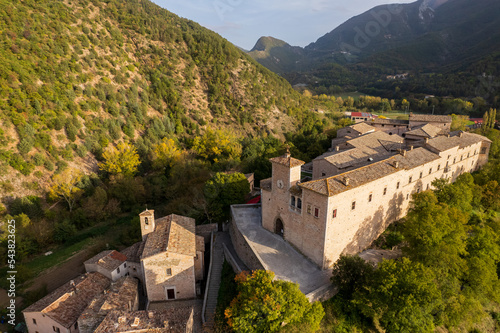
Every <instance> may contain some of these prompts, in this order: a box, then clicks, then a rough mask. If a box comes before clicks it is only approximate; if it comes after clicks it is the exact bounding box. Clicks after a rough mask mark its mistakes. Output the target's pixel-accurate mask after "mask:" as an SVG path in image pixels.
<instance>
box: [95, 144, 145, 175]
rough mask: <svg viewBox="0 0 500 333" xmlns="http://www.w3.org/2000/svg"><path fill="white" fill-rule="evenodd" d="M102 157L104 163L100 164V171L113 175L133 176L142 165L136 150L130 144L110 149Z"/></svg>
mask: <svg viewBox="0 0 500 333" xmlns="http://www.w3.org/2000/svg"><path fill="white" fill-rule="evenodd" d="M102 156H103V158H104V162H103V163H99V169H101V170H102V171H105V172H108V173H110V174H112V175H123V176H133V175H134V174H135V173H136V172H137V167H138V165H139V164H141V161H140V160H139V154H137V151H136V149H135V148H134V147H133V146H131V145H129V144H128V143H123V142H120V143H119V144H118V145H117V146H116V148H115V147H108V148H107V149H106V151H105V152H104V153H103V154H102Z"/></svg>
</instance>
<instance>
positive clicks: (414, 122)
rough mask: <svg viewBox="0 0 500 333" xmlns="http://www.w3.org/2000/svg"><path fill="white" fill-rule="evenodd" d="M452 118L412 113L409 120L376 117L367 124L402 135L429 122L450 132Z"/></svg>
mask: <svg viewBox="0 0 500 333" xmlns="http://www.w3.org/2000/svg"><path fill="white" fill-rule="evenodd" d="M451 120H452V119H451V116H441V115H426V114H413V113H410V117H409V119H408V120H399V119H381V118H374V119H370V120H369V121H367V122H366V124H368V125H370V126H372V127H375V128H376V129H377V130H379V131H384V132H386V133H389V134H391V135H392V134H398V135H402V134H403V133H406V132H408V131H410V130H412V129H415V128H416V127H419V126H423V125H427V124H430V125H433V126H435V127H437V128H440V129H441V130H443V131H444V132H449V131H450V128H451Z"/></svg>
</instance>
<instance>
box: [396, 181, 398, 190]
mask: <svg viewBox="0 0 500 333" xmlns="http://www.w3.org/2000/svg"><path fill="white" fill-rule="evenodd" d="M396 190H399V182H398V183H397V184H396Z"/></svg>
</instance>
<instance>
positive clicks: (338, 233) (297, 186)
mask: <svg viewBox="0 0 500 333" xmlns="http://www.w3.org/2000/svg"><path fill="white" fill-rule="evenodd" d="M370 135H372V136H373V133H370V134H366V136H367V137H369V136H370ZM362 137H363V136H361V137H360V138H362ZM377 142H378V143H379V144H380V145H383V143H382V142H381V141H380V140H378V139H377V140H374V142H373V143H372V148H373V147H374V146H375V145H376V144H377ZM490 145H491V141H490V140H488V139H487V138H485V137H483V136H480V135H477V134H471V133H464V132H455V133H450V134H448V135H442V136H436V137H433V138H425V139H424V140H423V143H422V147H418V148H415V147H413V146H409V147H408V146H405V149H399V150H398V151H397V153H396V154H392V153H391V154H386V155H383V157H382V158H380V159H376V158H373V161H369V162H370V163H367V164H364V165H361V166H358V167H356V166H355V167H354V168H352V169H349V170H347V171H344V172H339V171H338V170H336V169H331V170H330V169H325V170H326V172H325V173H326V175H323V174H321V175H318V173H317V172H313V174H314V177H313V180H311V181H307V182H301V166H302V165H303V164H304V162H302V161H300V160H297V159H295V158H293V157H291V156H290V154H289V153H287V154H285V155H283V156H280V157H277V158H273V159H271V163H272V177H271V178H269V179H266V180H263V181H261V190H262V226H263V227H264V228H265V229H267V230H269V231H271V232H274V233H276V234H279V235H281V236H282V237H284V239H285V240H286V241H288V242H289V243H291V244H292V245H293V246H294V247H296V248H297V249H298V250H299V251H300V252H301V253H303V254H304V255H306V256H307V257H309V258H310V259H311V260H312V261H313V262H315V263H316V264H317V265H318V266H319V267H321V268H323V269H327V268H329V267H331V266H332V265H333V264H334V263H335V262H336V261H337V259H338V258H339V257H340V255H341V254H355V253H358V252H360V251H362V250H364V249H365V248H367V247H368V246H369V245H370V244H371V243H372V242H373V241H374V240H375V239H376V238H377V237H378V236H379V235H380V234H381V233H382V232H383V231H384V230H385V229H386V227H387V226H388V225H389V224H390V223H391V222H393V221H395V220H397V219H399V218H401V217H403V216H405V215H406V213H407V211H408V209H409V205H410V200H411V195H412V194H413V193H418V192H420V191H425V190H428V189H432V181H434V180H435V179H440V178H447V179H449V180H450V181H452V182H453V181H455V180H456V178H457V177H458V176H460V175H461V174H463V173H465V172H472V171H475V170H478V169H479V168H481V167H482V166H484V165H485V164H486V163H487V161H488V154H489V149H490Z"/></svg>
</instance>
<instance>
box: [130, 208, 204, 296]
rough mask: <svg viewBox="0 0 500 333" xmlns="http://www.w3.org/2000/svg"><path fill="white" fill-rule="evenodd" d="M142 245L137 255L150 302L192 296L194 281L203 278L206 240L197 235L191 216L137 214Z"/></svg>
mask: <svg viewBox="0 0 500 333" xmlns="http://www.w3.org/2000/svg"><path fill="white" fill-rule="evenodd" d="M139 216H140V220H141V232H142V237H143V248H142V252H141V255H140V258H141V266H142V272H143V274H144V283H145V289H146V294H147V297H148V300H149V302H157V301H169V300H176V299H189V298H195V297H196V295H197V293H196V289H197V288H196V283H197V281H200V280H202V279H203V271H204V263H203V257H204V251H205V242H204V239H203V237H202V236H197V235H196V228H195V221H194V219H192V218H188V217H184V216H179V215H169V216H166V217H163V218H160V219H156V220H155V218H154V211H152V210H149V211H148V210H146V211H144V212H142V213H141V214H140V215H139Z"/></svg>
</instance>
